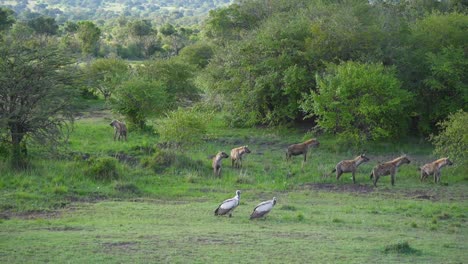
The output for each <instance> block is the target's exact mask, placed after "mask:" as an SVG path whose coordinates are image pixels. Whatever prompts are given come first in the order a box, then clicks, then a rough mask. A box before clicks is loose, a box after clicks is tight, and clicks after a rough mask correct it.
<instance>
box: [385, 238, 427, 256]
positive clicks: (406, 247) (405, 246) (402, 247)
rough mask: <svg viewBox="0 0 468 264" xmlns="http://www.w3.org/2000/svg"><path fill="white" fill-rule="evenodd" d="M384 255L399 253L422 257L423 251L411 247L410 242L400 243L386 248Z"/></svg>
mask: <svg viewBox="0 0 468 264" xmlns="http://www.w3.org/2000/svg"><path fill="white" fill-rule="evenodd" d="M384 253H386V254H388V253H397V254H405V255H421V251H420V250H417V249H415V248H413V247H411V246H410V244H409V243H408V241H403V242H398V243H396V244H390V245H387V246H385V249H384Z"/></svg>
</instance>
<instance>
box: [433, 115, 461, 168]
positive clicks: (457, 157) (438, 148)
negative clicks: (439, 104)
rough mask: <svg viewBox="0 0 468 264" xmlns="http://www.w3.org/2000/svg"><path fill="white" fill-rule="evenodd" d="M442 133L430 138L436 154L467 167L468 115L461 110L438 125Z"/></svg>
mask: <svg viewBox="0 0 468 264" xmlns="http://www.w3.org/2000/svg"><path fill="white" fill-rule="evenodd" d="M438 126H439V128H440V129H441V132H440V133H439V134H438V135H436V136H434V135H432V136H431V137H430V141H431V142H432V144H434V146H435V149H434V154H435V155H438V156H445V157H447V156H448V157H450V159H451V160H453V161H454V162H455V163H458V164H462V165H463V164H464V165H467V163H468V162H467V158H468V114H467V113H466V112H465V111H463V110H459V111H458V112H456V113H454V114H451V115H449V116H448V118H447V119H446V120H444V121H442V122H439V123H438Z"/></svg>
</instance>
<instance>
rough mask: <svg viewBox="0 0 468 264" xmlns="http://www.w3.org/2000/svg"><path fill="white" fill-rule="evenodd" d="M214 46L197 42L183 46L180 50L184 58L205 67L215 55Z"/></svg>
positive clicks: (199, 66)
mask: <svg viewBox="0 0 468 264" xmlns="http://www.w3.org/2000/svg"><path fill="white" fill-rule="evenodd" d="M213 54H214V51H213V47H211V46H210V45H207V44H204V43H196V44H193V45H190V46H187V47H185V48H183V49H182V50H181V51H180V57H181V58H182V60H184V61H186V62H188V63H190V64H192V65H196V66H197V67H198V68H205V67H206V65H208V62H209V61H210V59H211V58H212V57H213Z"/></svg>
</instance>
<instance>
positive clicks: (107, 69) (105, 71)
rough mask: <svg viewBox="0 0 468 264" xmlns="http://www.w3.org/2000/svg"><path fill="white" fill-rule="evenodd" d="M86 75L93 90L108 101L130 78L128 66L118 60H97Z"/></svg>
mask: <svg viewBox="0 0 468 264" xmlns="http://www.w3.org/2000/svg"><path fill="white" fill-rule="evenodd" d="M86 75H87V79H88V81H89V84H90V85H91V86H92V88H93V89H95V90H96V91H98V92H100V93H101V94H102V95H103V96H104V99H105V100H107V99H109V98H110V97H111V95H112V93H113V92H114V91H115V89H116V88H117V87H119V86H120V85H121V84H122V82H123V81H124V80H125V79H126V78H127V77H128V65H127V63H126V62H125V61H123V60H121V59H117V58H110V59H97V60H95V61H94V62H92V63H91V66H90V67H89V68H88V69H87V70H86Z"/></svg>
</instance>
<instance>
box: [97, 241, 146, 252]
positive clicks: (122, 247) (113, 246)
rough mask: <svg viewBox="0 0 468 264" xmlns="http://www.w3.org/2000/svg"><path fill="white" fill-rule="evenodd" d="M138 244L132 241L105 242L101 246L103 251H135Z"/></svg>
mask: <svg viewBox="0 0 468 264" xmlns="http://www.w3.org/2000/svg"><path fill="white" fill-rule="evenodd" d="M138 244H139V243H138V242H134V241H121V242H105V243H102V246H103V248H104V250H105V251H124V252H129V251H137V250H138V248H137V247H138Z"/></svg>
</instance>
